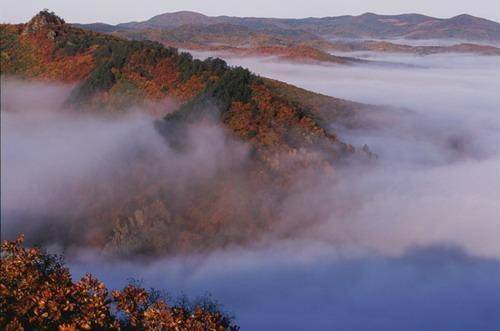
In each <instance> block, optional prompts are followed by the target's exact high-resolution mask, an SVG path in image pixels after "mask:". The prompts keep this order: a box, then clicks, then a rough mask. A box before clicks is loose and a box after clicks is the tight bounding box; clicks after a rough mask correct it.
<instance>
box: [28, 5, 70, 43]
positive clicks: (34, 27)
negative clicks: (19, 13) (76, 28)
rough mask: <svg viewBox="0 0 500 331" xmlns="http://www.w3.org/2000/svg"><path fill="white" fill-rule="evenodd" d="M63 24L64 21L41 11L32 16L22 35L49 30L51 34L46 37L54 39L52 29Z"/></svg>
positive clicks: (51, 13)
mask: <svg viewBox="0 0 500 331" xmlns="http://www.w3.org/2000/svg"><path fill="white" fill-rule="evenodd" d="M64 24H65V22H64V20H63V19H62V18H60V17H59V16H57V15H56V14H54V13H53V12H49V11H48V10H43V11H41V12H39V13H38V14H37V15H36V16H34V17H33V18H32V19H31V20H30V21H29V22H28V24H26V27H25V28H24V30H23V34H25V35H26V34H33V33H37V32H39V31H41V30H43V29H46V28H48V29H50V30H51V31H50V32H51V33H50V34H49V35H48V37H49V38H50V39H54V38H55V37H56V34H55V31H54V28H57V27H61V26H63V25H64Z"/></svg>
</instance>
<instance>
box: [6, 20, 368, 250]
mask: <svg viewBox="0 0 500 331" xmlns="http://www.w3.org/2000/svg"><path fill="white" fill-rule="evenodd" d="M0 33H1V37H2V41H4V40H5V43H2V50H1V68H2V75H9V76H16V77H22V78H23V79H25V80H36V81H40V80H41V81H45V82H64V83H68V84H73V85H74V86H75V87H74V89H73V91H72V92H71V95H70V96H69V98H68V100H67V101H66V108H68V111H76V112H81V111H85V112H92V113H95V114H97V115H99V114H101V115H109V114H113V115H115V116H119V115H120V114H121V113H124V112H126V111H127V109H129V108H131V107H132V106H134V105H135V106H137V107H139V108H142V109H144V110H146V111H148V110H150V109H149V108H151V107H152V106H151V105H155V107H160V108H161V104H162V103H161V101H162V100H165V99H172V100H175V102H176V103H177V104H178V105H179V107H178V108H177V109H176V110H175V111H173V112H172V113H170V114H168V115H166V116H165V117H160V118H158V119H157V120H156V123H155V127H156V128H157V131H158V132H159V133H161V135H162V136H163V137H164V138H165V143H167V144H169V145H170V146H171V148H172V149H173V150H176V151H178V153H179V155H182V154H183V153H185V152H184V151H185V150H189V139H188V138H189V137H188V136H189V134H188V132H189V128H190V127H191V126H192V125H194V124H196V123H197V122H200V121H204V120H205V119H207V118H208V119H209V120H210V121H215V123H216V124H217V125H219V126H221V127H222V128H224V132H226V133H227V135H228V137H229V139H231V140H236V141H239V142H242V143H244V144H245V146H248V149H249V150H250V152H249V157H248V159H245V161H244V162H242V163H240V164H237V165H236V166H232V168H231V170H230V173H228V172H225V171H224V169H222V171H221V172H217V173H215V174H214V175H213V176H212V177H210V178H204V177H202V178H200V179H197V177H196V176H194V175H193V178H194V179H193V180H192V182H191V183H190V184H189V186H187V187H182V188H181V189H179V188H178V187H177V186H176V185H177V184H176V180H177V178H175V177H174V178H171V177H168V176H167V177H163V176H161V175H160V174H161V173H162V171H163V170H162V169H163V168H164V167H165V164H162V163H161V162H159V160H158V157H160V158H161V156H157V155H149V154H147V152H142V154H139V155H140V157H137V156H135V158H134V159H133V162H130V161H127V164H126V165H125V169H124V170H122V171H121V172H119V171H117V173H116V174H115V176H116V178H115V179H114V180H113V181H112V187H108V186H107V184H106V183H104V182H103V183H102V184H101V183H98V185H97V186H94V184H90V183H87V184H85V183H84V184H83V185H82V187H79V188H78V190H77V191H76V192H74V194H75V195H76V198H75V200H74V201H72V202H71V204H73V203H74V206H73V207H71V208H69V209H71V212H70V213H69V215H64V216H61V215H57V216H53V217H67V218H68V220H65V221H64V222H61V226H60V227H58V228H54V229H52V231H54V232H53V233H52V232H45V233H46V236H47V238H46V239H45V240H49V241H52V240H59V241H62V242H61V244H63V245H70V244H71V245H89V244H92V245H94V246H98V247H102V248H104V247H107V248H108V249H110V250H116V249H117V250H120V251H122V252H126V253H134V252H135V253H137V252H150V253H152V254H155V253H162V252H178V251H192V250H206V249H213V248H216V247H220V246H223V245H227V244H230V243H235V242H238V243H240V244H242V243H245V242H247V241H248V240H255V238H257V237H258V236H259V234H262V233H263V232H264V231H265V230H266V229H269V228H270V227H272V226H274V224H276V222H277V221H279V218H280V213H279V208H277V207H276V206H275V204H272V203H270V200H269V196H271V197H272V199H277V200H278V201H279V199H281V198H280V196H281V195H283V194H286V190H287V188H288V187H289V186H290V185H291V184H292V183H293V182H295V181H296V180H297V179H299V178H300V177H301V176H303V175H304V174H305V173H307V172H308V171H317V172H318V173H321V172H327V173H331V172H332V171H333V170H334V169H335V168H336V167H337V166H338V165H339V164H342V163H343V162H347V161H348V160H349V159H350V158H364V159H367V160H368V159H370V158H371V157H372V154H371V153H370V152H369V150H368V149H367V148H366V147H364V148H363V149H356V148H354V147H353V146H351V145H349V144H347V143H345V142H343V141H341V140H340V139H339V138H338V137H337V136H336V134H335V132H332V131H331V130H330V129H329V126H330V124H331V123H333V122H335V121H341V120H345V119H347V118H352V117H353V116H355V114H356V113H357V112H359V111H363V110H364V109H367V108H369V106H367V105H362V104H358V103H353V102H349V101H344V100H339V99H335V98H331V97H327V96H321V95H318V94H315V93H311V92H308V91H305V90H302V89H299V88H294V87H291V86H288V85H286V84H283V83H280V82H275V81H272V80H269V79H266V78H263V77H259V76H256V75H254V74H252V73H251V72H249V71H248V70H246V69H244V68H240V67H236V68H233V67H229V66H228V65H227V64H226V63H225V62H224V61H222V60H220V59H212V58H210V59H207V60H205V61H200V60H196V59H193V58H192V57H191V55H190V54H188V53H182V52H179V51H178V50H177V49H174V48H169V47H164V46H163V45H161V44H159V43H157V42H151V41H129V40H126V39H122V38H119V37H116V36H110V35H105V34H100V33H95V32H91V31H87V30H82V29H79V28H76V27H73V26H71V25H68V24H66V23H65V22H64V20H62V19H61V18H59V17H57V16H56V15H55V14H53V13H49V12H41V13H39V14H38V15H37V16H35V17H34V18H33V19H31V21H30V22H28V23H26V24H20V25H2V26H1V28H0ZM157 113H158V112H157ZM159 113H160V114H161V113H162V112H161V109H160V112H159ZM235 183H237V185H235ZM101 186H102V187H101ZM242 188H244V189H242ZM110 192H111V193H110ZM258 192H259V193H258ZM20 213H21V214H22V211H20ZM22 217H26V218H28V219H29V218H30V217H33V216H32V215H25V216H22ZM311 217H314V215H311ZM75 220H77V222H76V221H75ZM88 229H93V230H92V232H91V234H90V233H89V232H88ZM96 229H98V230H96ZM82 233H84V234H85V235H82ZM214 238H217V240H214Z"/></svg>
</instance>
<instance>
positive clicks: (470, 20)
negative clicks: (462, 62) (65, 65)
mask: <svg viewBox="0 0 500 331" xmlns="http://www.w3.org/2000/svg"><path fill="white" fill-rule="evenodd" d="M217 23H231V24H235V25H241V26H246V27H250V28H254V29H265V28H267V29H279V28H281V29H288V30H293V29H302V30H305V31H307V32H314V33H316V34H318V35H319V36H324V37H353V38H365V37H372V38H373V37H378V38H404V37H406V38H410V39H435V38H438V39H440V38H463V39H464V40H471V41H472V40H476V41H479V40H483V41H484V40H491V41H499V40H500V23H498V22H496V21H492V20H488V19H484V18H480V17H475V16H472V15H469V14H460V15H456V16H453V17H450V18H436V17H432V16H427V15H422V14H398V15H379V14H375V13H364V14H361V15H343V16H326V17H309V18H267V17H236V16H208V15H204V14H201V13H198V12H191V11H180V12H173V13H163V14H159V15H155V16H154V17H152V18H150V19H148V20H145V21H139V22H137V21H135V22H126V23H120V24H117V25H116V28H117V29H122V28H127V29H131V28H132V29H139V28H142V29H144V28H175V27H180V26H183V25H199V26H207V25H212V24H217ZM456 23H459V24H461V26H456V25H455V24H456ZM464 24H465V25H464Z"/></svg>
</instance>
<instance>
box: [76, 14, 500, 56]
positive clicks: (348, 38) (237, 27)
mask: <svg viewBox="0 0 500 331" xmlns="http://www.w3.org/2000/svg"><path fill="white" fill-rule="evenodd" d="M75 26H78V27H81V28H84V29H89V30H92V31H96V32H102V33H108V34H112V35H115V36H121V37H125V38H127V39H132V40H154V41H158V42H161V43H162V44H164V45H167V46H172V47H178V48H183V49H191V50H206V51H221V50H222V51H224V52H225V53H232V54H234V55H239V56H254V55H266V56H276V57H278V58H280V59H284V60H287V61H293V62H326V63H336V64H352V63H355V62H359V60H357V59H352V58H351V59H348V58H338V57H337V58H335V57H333V56H332V55H330V54H328V53H330V52H333V51H341V52H354V51H376V52H397V53H412V54H419V55H428V54H437V53H452V52H453V53H473V54H482V55H500V48H498V47H494V46H486V45H481V44H477V43H476V44H475V43H473V42H481V43H484V42H486V43H494V44H497V43H499V42H500V28H499V26H500V24H499V23H497V22H493V21H488V20H484V19H481V18H477V17H473V16H470V15H460V16H456V17H453V18H450V19H438V18H433V17H428V16H424V15H418V14H405V15H392V16H388V15H376V14H371V13H367V14H363V15H360V16H340V17H325V18H306V19H274V18H245V17H243V18H239V17H227V16H218V17H210V16H205V15H202V14H199V13H194V12H178V13H167V14H162V15H158V16H155V17H153V18H152V19H150V20H147V21H144V22H131V23H123V24H118V25H115V26H112V25H107V24H102V23H95V24H83V25H81V24H75ZM380 39H385V40H384V41H380ZM393 39H397V41H394V42H391V40H393ZM408 39H433V40H435V39H446V40H455V41H456V44H455V45H451V46H442V45H435V46H410V45H403V44H401V43H404V40H408ZM464 40H468V41H465V42H464Z"/></svg>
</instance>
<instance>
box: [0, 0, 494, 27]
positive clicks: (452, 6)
mask: <svg viewBox="0 0 500 331" xmlns="http://www.w3.org/2000/svg"><path fill="white" fill-rule="evenodd" d="M43 8H48V9H50V10H52V11H55V12H56V13H57V14H58V15H59V16H62V17H63V18H64V19H65V20H66V21H68V22H79V23H92V22H105V23H111V24H116V23H123V22H129V21H142V20H146V19H148V18H150V17H152V16H154V15H157V14H161V13H165V12H175V11H180V10H191V11H197V12H201V13H203V14H206V15H230V16H257V17H295V18H300V17H324V16H338V15H359V14H362V13H365V12H375V13H378V14H401V13H410V12H411V13H421V14H426V15H430V16H435V17H443V18H445V17H452V16H455V15H459V14H463V13H467V14H470V15H474V16H479V17H483V18H487V19H491V20H496V21H500V1H498V0H476V1H468V0H419V1H414V0H308V1H304V0H286V1H269V0H252V1H233V0H163V1H159V0H142V1H136V0H108V1H103V0H86V1H67V0H22V1H18V0H2V1H1V4H0V22H2V23H20V22H25V21H27V20H29V18H30V17H32V16H33V15H34V14H35V13H36V12H38V11H40V10H42V9H43Z"/></svg>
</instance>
